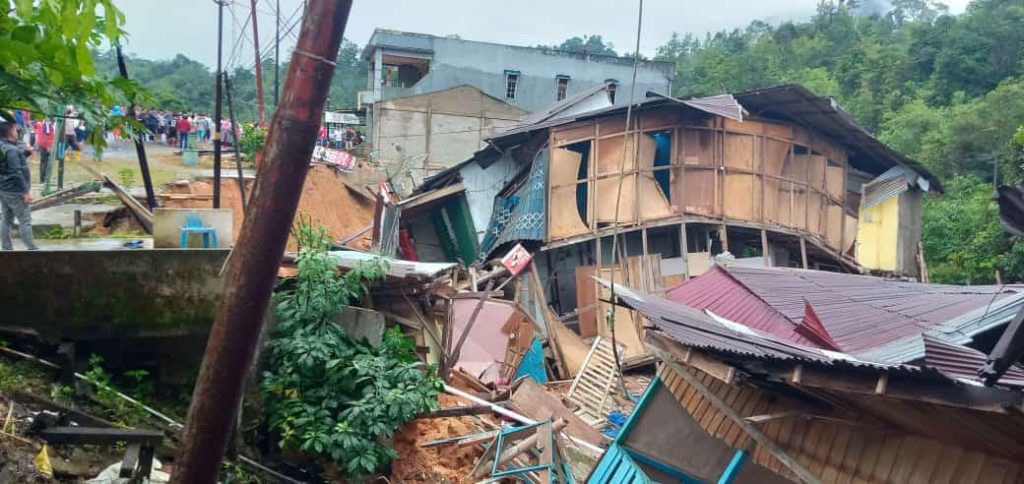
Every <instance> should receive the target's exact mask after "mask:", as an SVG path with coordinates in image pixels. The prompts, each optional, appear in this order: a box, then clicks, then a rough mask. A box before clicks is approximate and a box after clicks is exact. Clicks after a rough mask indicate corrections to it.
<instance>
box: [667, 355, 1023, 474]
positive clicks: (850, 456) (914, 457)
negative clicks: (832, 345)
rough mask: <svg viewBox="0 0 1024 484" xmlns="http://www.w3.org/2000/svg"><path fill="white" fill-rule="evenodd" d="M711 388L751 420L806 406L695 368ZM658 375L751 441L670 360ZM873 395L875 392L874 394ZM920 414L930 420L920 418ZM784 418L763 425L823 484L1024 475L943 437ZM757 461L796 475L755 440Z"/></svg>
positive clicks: (693, 406)
mask: <svg viewBox="0 0 1024 484" xmlns="http://www.w3.org/2000/svg"><path fill="white" fill-rule="evenodd" d="M689 371H690V372H691V374H693V375H695V376H697V377H698V379H699V380H700V381H701V382H702V383H703V384H704V386H706V387H707V388H708V389H709V390H711V391H712V392H713V393H715V394H716V395H718V396H719V397H720V398H722V399H723V400H725V401H726V402H728V403H730V404H731V405H730V406H731V407H732V408H733V409H734V410H736V411H737V413H739V414H740V415H741V416H744V417H748V416H752V415H759V414H765V413H777V412H782V411H787V410H798V411H799V410H801V409H803V408H804V407H803V406H802V404H800V403H799V402H797V401H796V400H791V399H789V398H786V397H782V396H779V395H773V394H769V393H767V392H765V391H763V390H761V389H759V388H756V387H747V386H740V385H728V384H726V383H724V382H722V381H721V380H718V379H716V378H714V377H711V376H710V375H708V374H706V373H703V372H700V371H696V370H693V369H690V370H689ZM658 375H659V376H660V377H661V379H662V381H663V383H664V384H665V386H666V388H669V389H670V390H671V392H672V394H673V395H675V397H676V399H677V401H678V402H680V405H681V406H682V407H683V408H684V409H686V411H687V412H688V413H690V415H691V416H693V418H694V420H696V421H697V422H698V423H699V424H700V425H701V426H702V427H704V429H705V430H706V431H708V433H710V434H712V435H714V436H715V437H717V438H720V439H722V441H723V442H725V443H727V444H728V445H730V446H733V447H736V448H744V447H745V445H746V444H747V437H746V434H745V433H744V432H743V431H742V430H741V429H740V428H739V426H737V425H735V423H733V422H732V421H731V420H729V419H728V418H724V413H722V412H721V411H720V410H718V409H717V408H715V407H714V406H713V405H711V404H710V402H709V401H708V400H707V399H706V398H704V397H702V396H701V395H700V394H699V393H697V392H696V391H694V390H693V388H691V387H690V385H689V384H687V383H686V382H685V381H684V380H683V379H682V378H680V377H679V376H678V375H676V374H675V372H674V371H673V370H671V369H669V368H668V367H667V366H665V365H660V366H659V368H658ZM868 398H871V397H868ZM921 417H922V418H926V419H927V418H930V417H929V416H927V415H921ZM849 418H850V417H847V420H846V421H839V420H819V419H807V418H780V419H776V420H772V421H769V422H766V423H764V424H762V425H761V430H762V432H763V433H764V434H765V435H766V436H768V437H769V438H770V439H772V441H774V442H775V443H776V444H777V445H779V446H780V447H781V448H782V449H783V450H784V451H786V452H787V453H788V454H789V455H790V456H791V457H793V458H794V459H796V460H797V461H798V462H800V463H801V464H802V465H804V466H805V467H807V468H808V469H809V470H810V471H811V472H812V473H814V474H815V475H817V476H819V477H821V479H822V481H823V482H829V483H831V482H841V483H846V482H865V483H901V484H902V483H908V482H909V483H916V482H920V483H926V482H927V483H946V482H953V483H986V484H987V483H1004V482H1005V483H1010V482H1021V480H1022V479H1024V469H1022V467H1024V465H1022V464H1021V463H1017V462H1013V461H1012V460H1009V459H1006V458H1002V457H997V456H993V455H986V454H983V453H981V452H978V451H974V450H967V449H964V448H963V447H962V446H960V445H958V443H957V442H955V441H947V442H943V441H939V440H936V439H932V438H928V437H925V436H921V435H914V434H909V433H905V432H901V431H898V430H897V429H895V428H894V427H891V426H879V425H877V424H867V423H866V424H858V423H857V422H856V421H849V420H848V419H849ZM751 458H752V460H753V461H754V462H756V463H757V464H759V465H761V466H763V467H765V468H767V469H769V470H771V471H773V472H776V473H778V474H780V475H783V476H786V477H788V478H790V479H793V480H796V478H795V476H794V475H793V474H792V473H791V472H789V471H788V470H787V469H786V467H785V466H783V465H782V464H781V462H779V461H778V460H777V459H776V458H775V457H774V456H772V455H771V454H770V453H769V452H767V451H765V450H764V449H763V448H761V446H759V445H755V446H754V448H753V449H752V452H751Z"/></svg>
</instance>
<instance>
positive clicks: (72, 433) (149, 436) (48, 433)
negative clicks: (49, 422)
mask: <svg viewBox="0 0 1024 484" xmlns="http://www.w3.org/2000/svg"><path fill="white" fill-rule="evenodd" d="M39 436H40V437H41V438H42V439H43V440H45V441H47V442H49V443H51V444H63V445H117V444H118V442H124V443H126V444H140V445H145V446H153V447H155V446H157V445H160V443H161V442H163V440H164V433H163V432H160V431H159V430H147V429H119V428H105V427H50V428H48V429H44V430H43V431H41V432H39Z"/></svg>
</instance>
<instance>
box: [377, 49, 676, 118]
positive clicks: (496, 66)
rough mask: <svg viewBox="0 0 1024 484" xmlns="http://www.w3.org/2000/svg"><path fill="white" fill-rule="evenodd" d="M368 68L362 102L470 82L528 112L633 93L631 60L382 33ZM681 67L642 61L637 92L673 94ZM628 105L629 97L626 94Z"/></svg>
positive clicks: (667, 63)
mask: <svg viewBox="0 0 1024 484" xmlns="http://www.w3.org/2000/svg"><path fill="white" fill-rule="evenodd" d="M363 58H365V59H366V60H367V62H368V63H369V66H370V68H369V79H368V81H367V89H368V90H369V91H370V92H369V93H367V94H364V95H363V99H362V101H363V102H364V103H370V102H376V101H386V100H389V99H394V98H397V97H405V96H410V95H414V94H426V93H430V92H435V91H442V90H445V89H449V88H452V87H455V86H461V85H464V84H468V85H471V86H475V87H477V88H479V89H480V90H481V91H483V92H485V93H487V94H489V95H491V96H493V97H496V98H498V99H502V100H504V101H505V102H507V103H509V104H511V105H513V106H516V107H518V108H520V109H523V110H525V111H530V112H532V111H535V110H537V109H540V108H542V107H544V106H547V105H549V104H551V103H554V102H556V101H560V100H562V99H564V98H566V97H569V96H572V95H573V94H576V93H578V92H582V91H584V90H587V89H590V88H593V87H595V86H599V85H603V84H605V83H607V82H610V81H611V82H614V83H616V84H617V86H618V87H619V90H620V91H621V92H628V90H629V87H630V86H629V82H630V79H632V76H633V59H631V58H628V57H615V56H608V55H595V54H580V53H575V52H563V51H558V50H553V49H544V48H536V47H520V46H515V45H504V44H496V43H491V42H478V41H472V40H463V39H458V38H453V37H438V36H435V35H427V34H416V33H410V32H398V31H394V30H384V29H376V30H375V31H374V32H373V35H372V36H371V37H370V41H369V42H367V44H366V48H365V49H364V50H363ZM674 77H675V66H674V65H673V64H672V63H671V62H662V61H641V62H640V64H639V68H638V70H637V75H636V79H637V89H636V92H637V93H638V95H640V96H643V93H644V92H646V91H655V92H658V93H661V94H671V91H672V80H673V78H674ZM620 101H621V102H625V97H621V96H620Z"/></svg>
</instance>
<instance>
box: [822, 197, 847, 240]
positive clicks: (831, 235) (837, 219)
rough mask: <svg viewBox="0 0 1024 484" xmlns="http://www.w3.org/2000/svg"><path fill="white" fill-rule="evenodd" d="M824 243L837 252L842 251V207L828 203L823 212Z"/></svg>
mask: <svg viewBox="0 0 1024 484" xmlns="http://www.w3.org/2000/svg"><path fill="white" fill-rule="evenodd" d="M825 223H826V227H825V242H827V243H828V245H829V247H832V248H833V249H835V250H836V251H837V252H841V251H842V244H843V240H842V239H843V223H844V220H843V206H842V205H839V204H838V203H832V202H828V208H827V209H826V211H825Z"/></svg>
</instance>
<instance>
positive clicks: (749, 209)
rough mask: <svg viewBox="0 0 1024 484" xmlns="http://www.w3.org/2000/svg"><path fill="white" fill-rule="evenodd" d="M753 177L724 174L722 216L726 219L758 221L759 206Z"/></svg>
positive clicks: (743, 174)
mask: <svg viewBox="0 0 1024 484" xmlns="http://www.w3.org/2000/svg"><path fill="white" fill-rule="evenodd" d="M754 181H755V178H754V175H748V174H745V173H728V172H727V173H726V174H725V193H726V194H727V196H726V197H725V198H724V200H723V202H724V205H725V206H724V214H725V216H726V217H728V218H735V219H740V220H758V219H759V218H760V217H759V216H758V214H759V213H760V207H761V204H760V203H759V202H760V200H759V196H758V193H759V191H760V190H757V189H756V187H755V183H754Z"/></svg>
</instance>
